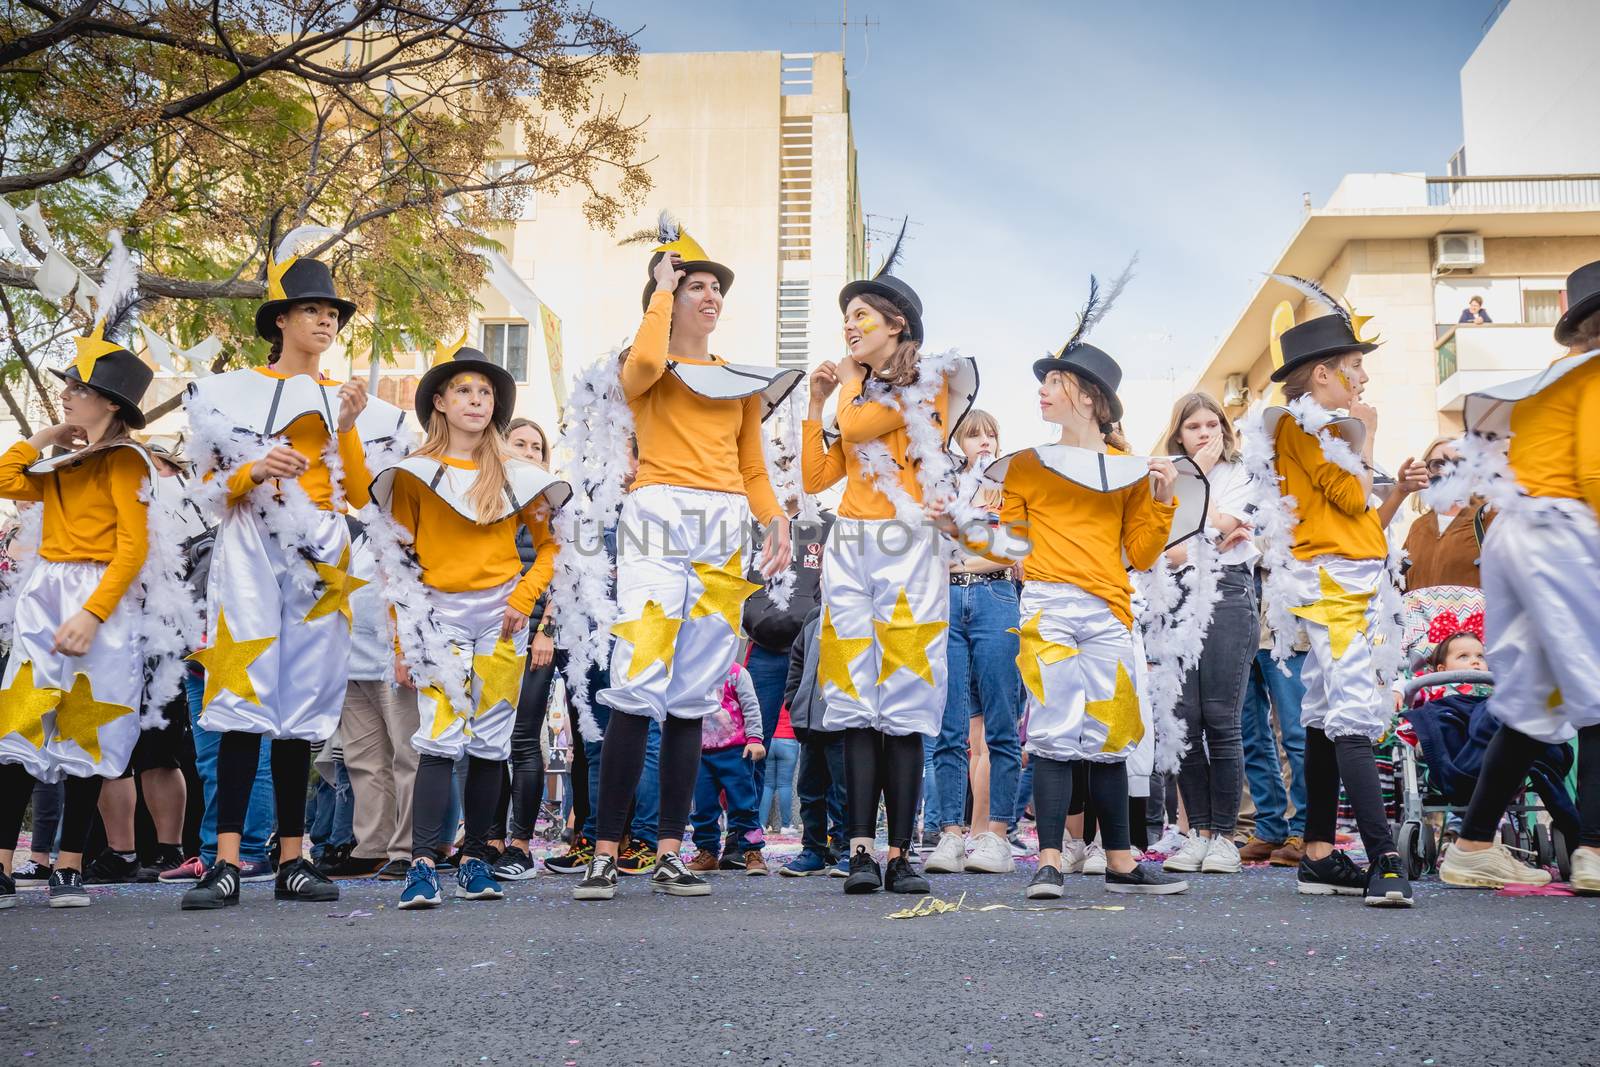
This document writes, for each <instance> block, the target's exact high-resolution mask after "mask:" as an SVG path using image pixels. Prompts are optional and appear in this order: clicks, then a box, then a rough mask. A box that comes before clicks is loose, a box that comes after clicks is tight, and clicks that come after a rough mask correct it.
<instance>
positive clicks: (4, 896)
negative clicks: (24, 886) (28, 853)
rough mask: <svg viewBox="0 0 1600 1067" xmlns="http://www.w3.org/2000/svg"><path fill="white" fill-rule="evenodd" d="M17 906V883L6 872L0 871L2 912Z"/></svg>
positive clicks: (0, 908) (0, 906)
mask: <svg viewBox="0 0 1600 1067" xmlns="http://www.w3.org/2000/svg"><path fill="white" fill-rule="evenodd" d="M16 906H17V883H16V882H14V881H12V880H11V876H10V875H9V874H7V873H6V872H5V871H0V911H5V910H6V909H7V908H14V907H16Z"/></svg>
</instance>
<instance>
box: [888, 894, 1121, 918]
mask: <svg viewBox="0 0 1600 1067" xmlns="http://www.w3.org/2000/svg"><path fill="white" fill-rule="evenodd" d="M1123 910H1125V909H1124V907H1123V906H1122V905H1121V904H1054V905H1050V904H1025V905H1022V906H1020V907H1019V906H1017V905H1014V904H985V905H983V907H981V908H980V907H970V906H968V904H967V895H966V894H965V893H962V894H961V896H960V897H958V898H957V899H956V900H955V901H949V900H940V899H939V898H938V897H933V896H928V897H923V898H922V899H921V900H918V901H917V903H916V904H915V905H914V906H913V907H910V908H904V909H902V910H900V911H897V912H894V913H892V914H889V915H885V916H884V918H886V919H923V918H926V917H928V916H929V915H953V914H955V913H956V912H958V911H976V912H985V911H1123Z"/></svg>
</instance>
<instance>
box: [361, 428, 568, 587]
mask: <svg viewBox="0 0 1600 1067" xmlns="http://www.w3.org/2000/svg"><path fill="white" fill-rule="evenodd" d="M437 458H438V461H439V462H440V463H444V464H447V465H448V466H451V467H457V468H459V469H461V470H466V471H475V470H477V469H478V468H477V466H476V465H475V464H473V463H469V462H467V461H466V460H459V459H450V458H448V457H442V456H441V457H437ZM389 510H390V512H391V513H392V514H393V515H394V519H395V521H396V522H398V523H399V524H400V525H401V526H404V527H405V528H406V529H407V530H409V531H410V532H411V537H412V541H413V548H414V549H415V550H416V553H417V562H418V563H419V564H420V565H421V567H422V580H423V582H424V583H426V584H427V585H428V586H429V587H431V588H433V589H438V590H440V591H441V592H445V593H465V592H469V591H471V590H475V589H493V588H494V587H495V586H497V585H502V584H504V583H505V582H509V581H510V580H511V579H513V578H515V577H516V576H517V572H518V571H520V570H522V557H521V556H520V555H518V554H517V526H518V525H519V524H520V525H523V526H526V527H527V528H528V533H529V534H530V535H532V537H533V546H534V549H535V550H536V551H537V553H538V556H537V557H536V558H535V559H534V561H533V566H531V567H529V568H528V573H526V574H524V575H523V576H522V580H521V581H520V582H518V583H517V587H516V588H515V589H513V590H512V592H511V606H512V607H514V608H516V609H517V610H518V611H520V612H522V614H524V615H529V614H532V612H533V606H534V604H535V603H536V602H537V601H538V599H539V596H540V595H541V594H542V593H543V592H544V591H545V588H546V587H547V586H549V584H550V579H551V576H553V575H554V574H555V569H556V551H555V548H556V542H555V537H554V536H552V535H551V533H550V518H549V507H548V505H547V504H546V503H545V501H544V500H543V499H542V498H541V499H539V500H535V501H533V502H532V503H530V504H529V505H527V506H526V507H524V508H523V509H522V510H521V511H518V512H515V513H513V514H510V515H507V516H506V517H505V518H503V519H501V520H500V521H498V522H491V523H488V524H487V525H485V524H481V523H476V522H473V521H472V520H470V519H468V518H466V517H465V516H464V515H462V514H461V513H460V512H458V511H456V509H455V508H452V507H451V506H450V505H449V504H446V503H445V502H444V501H443V500H440V499H439V496H438V494H436V493H434V492H433V491H432V490H430V489H429V488H428V487H427V486H425V485H423V484H422V483H421V482H420V481H418V480H417V478H416V476H415V475H413V474H411V473H410V472H409V471H400V472H399V473H397V474H396V475H395V479H394V492H393V494H392V496H391V497H390V502H389Z"/></svg>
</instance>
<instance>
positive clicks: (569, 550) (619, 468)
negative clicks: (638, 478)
mask: <svg viewBox="0 0 1600 1067" xmlns="http://www.w3.org/2000/svg"><path fill="white" fill-rule="evenodd" d="M620 369H621V362H620V360H619V353H616V352H613V353H612V354H611V356H610V357H609V358H607V359H602V360H598V361H596V362H595V363H594V364H593V365H591V366H590V367H589V368H588V369H586V370H585V371H584V372H583V373H582V374H580V375H579V376H578V378H577V380H576V381H575V382H574V383H573V388H572V395H571V398H570V399H569V400H568V402H567V412H566V423H565V425H564V426H563V427H562V430H561V436H560V439H559V440H558V441H557V444H556V449H557V451H558V453H559V454H560V455H561V457H562V458H561V460H560V464H561V469H562V470H567V471H571V472H572V475H573V477H572V487H573V497H572V499H571V500H570V501H569V502H568V503H567V506H566V507H564V508H562V509H561V511H559V512H557V513H556V517H555V522H554V533H555V536H556V541H557V543H558V544H559V545H561V552H560V554H559V555H557V556H556V570H555V576H554V577H553V578H552V579H551V582H550V597H551V602H552V603H553V604H554V605H555V618H556V623H557V626H558V627H559V630H558V637H557V641H558V642H559V644H560V645H561V647H562V648H564V649H566V650H567V657H568V660H567V662H568V673H567V680H568V696H569V697H570V699H571V701H572V705H573V707H574V708H576V709H577V722H578V732H579V733H580V735H581V736H582V737H583V739H584V740H585V741H589V742H596V741H599V740H600V739H601V732H600V726H599V724H598V723H597V722H596V721H595V717H594V712H593V710H592V709H591V707H590V693H589V680H588V679H589V671H590V670H591V669H592V668H594V667H595V666H597V665H599V664H602V663H604V662H606V659H607V657H608V655H609V653H610V648H611V627H612V625H613V624H614V623H615V622H616V619H617V603H616V598H615V596H614V595H613V594H612V591H611V566H612V564H611V560H610V557H609V556H608V555H607V553H606V550H605V540H604V536H605V530H606V528H607V527H608V526H614V525H615V524H616V521H617V515H618V513H619V512H620V511H621V510H622V500H623V496H624V494H625V490H624V488H623V486H624V483H625V481H626V480H627V473H628V457H629V453H630V452H631V450H632V444H631V443H630V440H629V438H630V437H631V435H632V434H633V411H632V410H631V409H630V408H629V407H628V404H627V402H626V401H625V400H624V399H623V395H622V385H621V382H620V380H619V372H620Z"/></svg>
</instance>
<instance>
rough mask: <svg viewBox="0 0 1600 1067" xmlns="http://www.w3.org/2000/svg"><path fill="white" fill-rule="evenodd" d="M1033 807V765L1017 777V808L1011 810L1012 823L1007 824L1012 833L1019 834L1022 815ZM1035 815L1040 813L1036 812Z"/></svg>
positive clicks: (1029, 765)
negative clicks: (1018, 827)
mask: <svg viewBox="0 0 1600 1067" xmlns="http://www.w3.org/2000/svg"><path fill="white" fill-rule="evenodd" d="M1032 806H1033V763H1032V761H1029V763H1028V765H1027V766H1026V767H1024V768H1022V773H1021V774H1019V775H1017V806H1016V807H1014V808H1012V809H1011V821H1010V822H1009V823H1007V824H1006V825H1007V827H1009V828H1010V830H1011V832H1012V833H1016V832H1017V823H1018V822H1019V821H1020V820H1021V819H1022V813H1023V812H1025V811H1027V810H1028V809H1029V808H1030V807H1032ZM1034 814H1035V815H1037V814H1038V812H1034Z"/></svg>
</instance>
